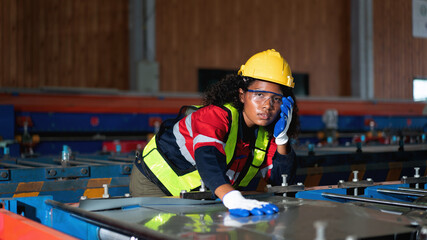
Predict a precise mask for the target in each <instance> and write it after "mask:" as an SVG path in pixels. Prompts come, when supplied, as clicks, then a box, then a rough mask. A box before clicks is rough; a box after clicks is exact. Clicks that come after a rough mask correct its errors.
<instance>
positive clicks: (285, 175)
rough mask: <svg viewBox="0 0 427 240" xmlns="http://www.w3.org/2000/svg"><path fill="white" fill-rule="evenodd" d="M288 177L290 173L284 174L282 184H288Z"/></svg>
mask: <svg viewBox="0 0 427 240" xmlns="http://www.w3.org/2000/svg"><path fill="white" fill-rule="evenodd" d="M287 177H288V174H282V179H283V182H282V186H288V183H287V182H286V178H287Z"/></svg>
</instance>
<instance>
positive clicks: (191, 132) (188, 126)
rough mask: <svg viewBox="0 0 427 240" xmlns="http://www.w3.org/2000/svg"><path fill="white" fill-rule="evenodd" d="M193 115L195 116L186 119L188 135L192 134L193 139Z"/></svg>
mask: <svg viewBox="0 0 427 240" xmlns="http://www.w3.org/2000/svg"><path fill="white" fill-rule="evenodd" d="M191 115H193V114H192V113H190V114H189V115H188V116H187V117H186V118H185V126H186V127H187V131H188V134H190V137H193V127H192V126H191Z"/></svg>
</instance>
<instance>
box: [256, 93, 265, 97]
mask: <svg viewBox="0 0 427 240" xmlns="http://www.w3.org/2000/svg"><path fill="white" fill-rule="evenodd" d="M256 96H257V97H264V94H262V93H256Z"/></svg>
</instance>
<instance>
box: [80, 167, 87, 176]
mask: <svg viewBox="0 0 427 240" xmlns="http://www.w3.org/2000/svg"><path fill="white" fill-rule="evenodd" d="M87 172H88V171H87V169H86V168H82V169H80V173H81V174H83V175H86V174H87Z"/></svg>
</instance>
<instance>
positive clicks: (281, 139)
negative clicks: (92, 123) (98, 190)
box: [129, 49, 299, 216]
mask: <svg viewBox="0 0 427 240" xmlns="http://www.w3.org/2000/svg"><path fill="white" fill-rule="evenodd" d="M293 87H294V82H293V77H292V73H291V69H290V67H289V65H288V63H287V62H286V61H285V60H284V59H283V57H282V56H281V55H280V53H278V52H277V51H275V50H274V49H271V50H267V51H263V52H260V53H257V54H255V55H254V56H252V57H251V58H250V59H249V60H248V61H247V62H246V64H245V65H242V66H241V68H240V70H239V71H238V73H237V74H234V75H228V76H227V77H225V78H224V79H223V80H221V81H220V82H218V83H217V84H215V85H213V86H212V87H211V88H210V89H208V91H207V92H206V93H205V95H204V97H203V104H204V105H203V107H201V108H199V109H198V110H197V111H194V112H192V113H191V114H189V115H186V116H183V117H180V118H177V119H175V120H167V121H165V122H163V124H162V126H161V128H160V131H159V132H158V134H156V136H155V137H153V139H152V140H151V141H150V142H149V143H148V144H147V146H146V147H145V148H144V151H143V153H142V156H141V157H140V158H137V159H136V161H135V166H134V167H133V169H132V174H131V177H130V185H129V188H130V192H131V195H132V196H134V197H139V196H165V195H168V196H170V195H172V196H179V194H180V192H181V191H182V190H186V191H190V190H193V189H196V188H198V187H200V185H201V182H200V180H202V181H203V182H204V183H205V185H206V186H207V187H208V188H209V189H210V190H211V191H212V192H213V193H215V195H216V196H217V197H218V198H220V199H221V200H222V202H223V204H224V205H225V207H227V208H228V209H229V211H230V213H231V214H232V215H235V216H248V215H251V214H252V215H263V214H273V213H275V212H278V211H279V209H278V207H277V206H275V205H274V204H271V203H267V202H261V201H258V200H254V199H246V198H245V197H243V196H242V194H241V192H240V191H238V190H237V189H239V188H242V187H245V186H247V185H248V184H249V182H250V181H251V180H252V178H253V177H254V176H255V175H256V174H257V173H258V171H261V173H262V176H263V177H264V178H265V179H266V181H267V182H268V183H270V184H271V185H280V184H281V183H282V174H287V175H288V176H290V177H291V178H292V176H294V175H295V168H296V164H295V153H294V151H293V150H292V148H291V146H290V144H289V137H293V138H295V137H297V133H298V128H299V121H298V115H297V112H298V107H297V105H296V102H295V96H294V94H293Z"/></svg>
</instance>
